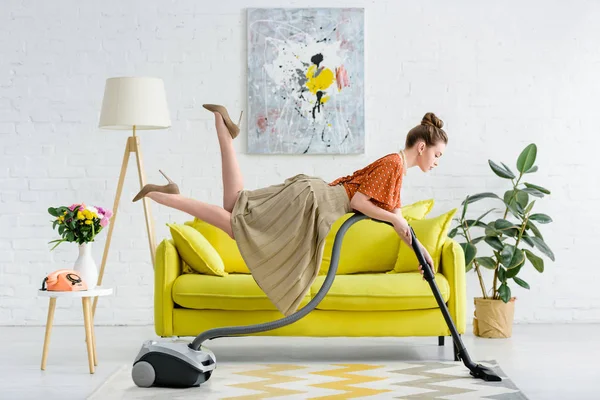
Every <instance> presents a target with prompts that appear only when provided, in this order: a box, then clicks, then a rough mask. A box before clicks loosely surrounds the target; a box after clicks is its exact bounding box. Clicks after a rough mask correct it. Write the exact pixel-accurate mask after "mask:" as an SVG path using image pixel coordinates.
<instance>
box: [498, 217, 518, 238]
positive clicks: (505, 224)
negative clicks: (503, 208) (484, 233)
mask: <svg viewBox="0 0 600 400" xmlns="http://www.w3.org/2000/svg"><path fill="white" fill-rule="evenodd" d="M494 227H495V229H496V230H499V231H501V232H502V233H504V234H505V235H507V236H513V237H516V236H517V235H518V234H519V227H518V226H517V225H515V224H513V223H512V222H510V221H507V220H505V219H502V218H500V219H497V220H496V222H495V223H494Z"/></svg>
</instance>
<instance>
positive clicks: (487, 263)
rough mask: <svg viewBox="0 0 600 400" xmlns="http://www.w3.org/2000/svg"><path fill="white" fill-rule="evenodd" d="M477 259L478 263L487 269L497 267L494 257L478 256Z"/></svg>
mask: <svg viewBox="0 0 600 400" xmlns="http://www.w3.org/2000/svg"><path fill="white" fill-rule="evenodd" d="M475 261H477V263H478V264H479V265H481V266H482V267H484V268H487V269H495V268H496V260H494V259H493V258H492V257H477V258H475Z"/></svg>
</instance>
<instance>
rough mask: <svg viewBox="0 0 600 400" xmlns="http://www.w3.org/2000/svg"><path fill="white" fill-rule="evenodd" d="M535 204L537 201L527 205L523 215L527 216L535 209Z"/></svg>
mask: <svg viewBox="0 0 600 400" xmlns="http://www.w3.org/2000/svg"><path fill="white" fill-rule="evenodd" d="M534 204H535V200H534V201H532V202H531V203H529V204H528V205H527V207H526V208H525V211H523V214H525V215H527V214H529V212H530V211H531V209H532V208H533V205H534Z"/></svg>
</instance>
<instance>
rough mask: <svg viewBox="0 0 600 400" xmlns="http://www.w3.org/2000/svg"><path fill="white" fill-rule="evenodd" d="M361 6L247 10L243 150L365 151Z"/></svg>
mask: <svg viewBox="0 0 600 400" xmlns="http://www.w3.org/2000/svg"><path fill="white" fill-rule="evenodd" d="M364 12H365V9H364V8H361V7H344V8H333V7H311V8H304V7H303V8H297V7H290V8H284V7H270V8H248V9H247V43H248V50H247V51H248V54H247V74H248V75H247V89H248V100H247V110H248V112H247V115H246V122H247V127H248V129H247V132H248V141H247V152H248V153H249V154H286V155H294V154H327V155H356V154H364V153H365V136H366V135H365V61H364V54H365V47H364V44H365V41H364V21H365V20H364Z"/></svg>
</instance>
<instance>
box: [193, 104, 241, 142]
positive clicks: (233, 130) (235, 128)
mask: <svg viewBox="0 0 600 400" xmlns="http://www.w3.org/2000/svg"><path fill="white" fill-rule="evenodd" d="M202 107H204V108H206V109H207V110H208V111H212V112H218V113H219V114H221V116H222V117H223V121H225V126H226V127H227V130H229V134H230V135H231V137H232V138H234V139H235V138H236V137H237V135H238V134H239V133H240V124H241V122H242V114H243V113H244V111H242V112H241V113H240V119H239V121H238V123H237V125H236V124H234V123H233V121H232V120H231V118H229V113H228V112H227V109H226V108H225V107H223V106H220V105H218V104H202Z"/></svg>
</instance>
